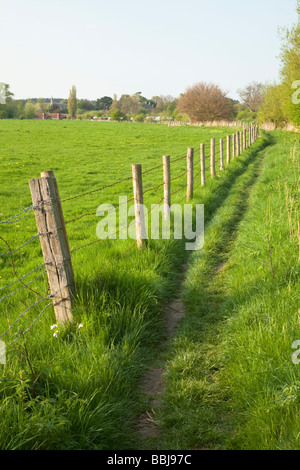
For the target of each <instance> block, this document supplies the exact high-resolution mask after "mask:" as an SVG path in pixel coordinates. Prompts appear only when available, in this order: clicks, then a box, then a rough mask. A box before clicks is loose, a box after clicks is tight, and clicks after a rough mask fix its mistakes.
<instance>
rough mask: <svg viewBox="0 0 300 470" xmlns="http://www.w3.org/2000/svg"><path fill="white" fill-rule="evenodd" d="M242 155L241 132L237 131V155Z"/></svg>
mask: <svg viewBox="0 0 300 470" xmlns="http://www.w3.org/2000/svg"><path fill="white" fill-rule="evenodd" d="M239 155H240V133H239V131H237V133H236V156H237V157H239Z"/></svg>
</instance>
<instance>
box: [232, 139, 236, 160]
mask: <svg viewBox="0 0 300 470" xmlns="http://www.w3.org/2000/svg"><path fill="white" fill-rule="evenodd" d="M235 140H236V135H235V134H232V158H235Z"/></svg>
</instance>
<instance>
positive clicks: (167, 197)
mask: <svg viewBox="0 0 300 470" xmlns="http://www.w3.org/2000/svg"><path fill="white" fill-rule="evenodd" d="M163 172H164V219H165V220H168V219H169V218H170V207H171V165H170V155H164V156H163Z"/></svg>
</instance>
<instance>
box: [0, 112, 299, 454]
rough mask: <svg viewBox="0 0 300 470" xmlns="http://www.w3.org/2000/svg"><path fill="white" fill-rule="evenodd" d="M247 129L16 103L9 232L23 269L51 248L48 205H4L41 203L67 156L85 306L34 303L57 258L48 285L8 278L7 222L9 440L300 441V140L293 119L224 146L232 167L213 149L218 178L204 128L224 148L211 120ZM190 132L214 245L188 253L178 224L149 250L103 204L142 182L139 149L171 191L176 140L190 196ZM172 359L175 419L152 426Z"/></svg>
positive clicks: (225, 444)
mask: <svg viewBox="0 0 300 470" xmlns="http://www.w3.org/2000/svg"><path fill="white" fill-rule="evenodd" d="M235 130H236V129H229V128H209V129H208V128H198V127H167V126H164V125H157V124H155V125H154V124H153V125H150V124H130V123H106V122H103V123H100V122H85V121H38V120H37V121H30V120H28V121H14V120H6V121H5V120H1V121H0V168H1V173H0V201H1V204H0V214H1V215H0V235H1V237H2V238H3V239H4V240H5V241H6V242H7V243H8V244H9V247H10V249H11V250H12V251H14V250H17V251H15V252H14V253H13V262H14V269H15V271H16V273H17V275H18V277H21V276H24V275H26V274H27V273H28V272H30V271H32V270H34V269H35V268H36V267H38V266H39V265H40V264H42V263H43V257H42V254H41V248H40V244H39V240H38V238H34V239H33V240H31V238H32V237H34V236H35V235H36V234H37V227H36V224H35V218H34V213H33V211H28V212H24V213H22V214H20V216H18V217H17V218H16V222H15V223H4V224H1V222H3V221H6V220H7V219H9V217H11V216H12V215H15V214H18V213H19V212H21V211H22V209H24V208H27V207H30V206H31V204H32V201H31V196H30V191H29V185H28V180H29V179H32V178H38V177H39V176H40V173H41V172H42V171H48V170H53V171H54V173H55V176H56V179H57V183H58V187H59V191H60V197H61V200H62V207H63V212H64V218H65V221H66V228H67V233H68V239H69V244H70V249H71V251H72V252H73V253H72V263H73V268H74V273H75V293H74V308H73V315H74V322H73V323H72V324H70V325H67V326H66V327H62V326H59V327H57V328H56V327H55V328H54V329H51V325H53V324H54V323H55V316H54V312H53V307H52V306H51V305H49V306H48V307H47V308H46V309H45V311H43V308H44V307H46V306H47V304H48V303H49V300H48V301H47V300H46V301H42V302H40V303H38V304H37V305H34V304H35V303H37V302H39V300H40V296H39V295H38V294H42V295H44V296H45V297H46V296H47V295H48V293H49V292H48V284H47V279H46V276H45V275H44V274H43V267H41V269H40V270H39V269H38V270H36V271H34V272H33V273H32V274H30V275H29V276H28V277H26V278H25V279H26V283H30V287H31V289H32V290H30V289H27V288H23V285H21V284H20V283H16V284H13V285H12V286H10V287H8V288H5V286H7V285H8V284H10V283H13V282H14V281H16V275H15V274H14V271H13V268H12V262H11V257H10V255H9V249H8V245H7V244H6V243H5V242H4V241H3V240H1V239H0V246H1V250H0V254H3V255H4V256H0V289H1V290H0V298H2V297H4V296H5V297H6V298H5V299H4V300H3V301H1V302H0V339H1V340H2V341H5V343H6V344H10V346H9V347H8V348H7V352H6V364H3V365H0V368H1V369H0V374H1V375H0V424H1V426H0V449H2V450H6V449H36V450H37V449H51V450H52V449H100V450H101V449H136V448H155V449H159V448H165V449H167V448H170V449H171V448H178V449H190V448H202V447H207V448H243V445H244V444H243V443H245V442H246V443H247V447H252V448H266V447H267V443H268V442H270V443H271V445H272V447H274V448H280V446H282V447H284V448H296V447H298V446H299V443H298V440H297V439H298V438H297V437H296V436H297V435H298V434H297V433H298V432H299V430H298V427H297V426H298V425H297V424H296V423H295V422H294V421H293V419H292V416H296V414H297V413H299V393H298V388H297V387H298V383H299V382H298V381H299V372H298V370H299V369H298V368H299V366H298V367H297V366H296V365H294V364H293V363H292V362H291V354H292V352H293V351H292V349H291V344H292V342H293V341H295V340H297V339H300V337H299V338H298V337H297V331H299V328H298V324H297V305H296V304H297V302H298V298H299V258H298V257H299V239H298V238H297V237H299V232H297V230H299V229H297V220H298V223H299V212H297V210H298V203H299V202H298V201H299V200H298V198H299V145H298V146H297V139H296V136H295V135H294V134H284V133H281V132H277V133H262V134H261V136H260V137H259V139H258V140H257V142H256V143H255V144H254V145H253V146H252V147H251V148H249V149H247V150H246V151H245V152H244V153H243V154H242V155H241V156H240V157H238V158H236V159H234V160H233V161H232V162H231V163H230V165H229V166H228V167H227V166H226V168H225V170H224V171H223V172H220V171H219V161H218V156H219V153H218V148H217V152H216V155H217V162H216V170H217V175H216V178H214V179H211V178H209V166H208V163H209V160H206V172H207V173H206V177H207V183H206V186H205V188H202V187H201V185H200V174H199V170H200V155H199V147H200V144H201V143H205V144H206V149H207V150H206V155H207V156H208V155H209V143H210V139H211V138H212V137H214V138H216V141H217V142H218V139H220V138H223V139H224V140H225V139H226V135H228V134H232V133H233V132H234V131H235ZM295 145H296V146H295ZM187 147H193V148H194V149H195V155H194V163H195V169H194V174H195V183H194V184H195V191H194V197H193V200H192V201H191V203H192V204H193V205H195V204H205V246H204V249H203V250H201V251H199V252H194V253H187V252H186V251H185V246H184V244H185V240H174V239H171V240H151V239H149V240H148V241H147V243H146V244H145V247H144V248H143V249H142V250H137V248H136V247H135V246H133V243H134V242H133V240H131V239H128V240H119V239H116V240H114V239H110V240H103V241H99V242H98V239H97V236H96V227H97V223H98V222H99V217H96V215H95V213H96V210H97V207H98V206H99V205H100V204H104V203H106V204H113V205H117V204H118V202H119V196H127V197H128V199H131V198H132V196H133V193H132V181H131V179H130V177H131V164H133V163H141V164H142V171H143V173H145V174H144V175H143V189H144V192H145V191H147V192H146V194H145V197H144V204H145V205H146V206H147V207H149V209H150V206H151V204H157V203H159V202H160V201H161V199H162V197H163V188H162V187H161V184H162V181H163V178H162V166H161V163H162V156H163V155H170V156H171V178H174V181H172V186H171V191H172V192H174V196H172V201H171V202H172V204H174V203H180V204H183V203H184V202H185V200H184V199H185V191H186V189H185V185H186V174H185V170H186V159H185V155H186V153H187ZM224 148H225V145H224ZM176 160H177V161H176ZM172 161H173V163H172ZM197 162H198V164H197ZM154 167H158V168H155V169H154V170H152V168H154ZM149 170H151V171H149ZM128 178H129V179H128ZM123 179H126V180H125V181H123V182H122V183H120V184H118V185H114V186H110V187H107V188H105V189H103V190H100V189H101V188H102V187H104V186H109V185H111V184H113V183H115V182H117V181H119V180H123ZM86 193H89V194H86ZM79 195H80V196H81V197H76V198H74V196H79ZM297 214H298V216H297ZM297 217H298V218H297ZM19 219H20V220H19ZM74 219H77V220H74ZM132 220H133V218H132ZM298 227H299V226H298ZM297 233H298V235H297ZM29 240H31V241H30V242H29V243H28V244H26V245H24V246H23V247H21V245H23V244H24V243H25V242H26V241H29ZM95 241H97V243H93V242H95ZM89 243H93V244H91V245H89V246H85V245H87V244H89ZM19 247H21V248H20V249H18V248H19ZM81 247H82V248H81ZM80 248H81V249H80ZM7 253H8V254H7ZM186 260H188V262H189V267H188V271H187V273H186V279H185V282H184V301H185V305H186V312H187V314H186V317H185V318H184V319H183V320H182V321H181V324H180V328H179V331H178V335H177V336H176V337H175V338H174V339H173V340H172V341H171V342H170V344H169V346H168V348H167V350H166V351H164V352H163V355H162V357H159V358H158V357H157V351H156V345H157V344H158V343H159V341H160V340H161V339H162V338H163V337H164V325H163V322H162V313H163V310H164V307H165V305H166V303H167V302H168V301H170V300H171V299H172V298H173V297H174V296H175V295H176V289H177V282H178V279H179V278H180V276H181V269H182V265H183V263H184V262H185V261H186ZM16 290H18V291H17V292H15V291H16ZM13 292H15V293H14V294H13V295H11V296H9V295H10V294H12V293H13ZM37 293H38V294H37ZM32 305H33V307H31V306H32ZM27 309H29V310H28V311H27ZM41 312H42V313H41ZM28 329H29V331H27V330H28ZM56 331H57V334H56V336H54V335H53V333H54V332H56ZM5 332H7V333H6V334H5V336H1V335H3V333H5ZM24 332H26V333H24ZM157 360H159V361H163V362H164V363H165V364H166V394H165V397H164V406H163V407H162V409H161V410H160V411H159V413H160V417H159V423H160V426H161V429H162V430H163V437H162V438H160V440H159V441H157V440H152V441H151V440H150V441H149V442H148V441H147V442H139V440H138V439H137V436H136V432H135V427H134V423H135V421H136V418H137V416H139V414H140V413H141V412H142V411H143V410H144V408H145V406H146V401H145V397H144V396H143V395H142V394H141V392H140V389H139V383H140V380H141V377H142V374H143V372H144V371H145V370H146V369H147V367H148V366H149V365H150V364H151V363H152V362H153V361H157ZM282 413H283V414H282ZM282 416H284V421H283V422H281V421H280V419H281V417H282ZM298 421H299V420H298ZM278 427H279V428H280V430H281V431H277V428H278ZM288 436H289V437H288ZM250 437H251V439H250Z"/></svg>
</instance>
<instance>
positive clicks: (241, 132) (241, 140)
mask: <svg viewBox="0 0 300 470" xmlns="http://www.w3.org/2000/svg"><path fill="white" fill-rule="evenodd" d="M243 145H244V141H243V131H240V155H242V153H243Z"/></svg>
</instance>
